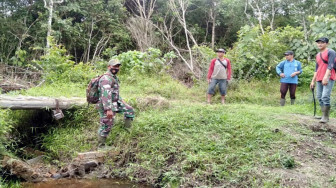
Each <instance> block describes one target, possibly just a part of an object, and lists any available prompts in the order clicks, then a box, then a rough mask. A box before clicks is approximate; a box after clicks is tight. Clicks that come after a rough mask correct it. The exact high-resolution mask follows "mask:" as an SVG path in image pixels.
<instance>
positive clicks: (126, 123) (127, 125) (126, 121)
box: [125, 118, 133, 129]
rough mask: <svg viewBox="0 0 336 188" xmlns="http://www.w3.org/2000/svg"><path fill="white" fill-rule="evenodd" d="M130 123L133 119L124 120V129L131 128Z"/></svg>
mask: <svg viewBox="0 0 336 188" xmlns="http://www.w3.org/2000/svg"><path fill="white" fill-rule="evenodd" d="M132 121H133V119H132V118H126V119H125V128H127V129H129V128H131V127H132Z"/></svg>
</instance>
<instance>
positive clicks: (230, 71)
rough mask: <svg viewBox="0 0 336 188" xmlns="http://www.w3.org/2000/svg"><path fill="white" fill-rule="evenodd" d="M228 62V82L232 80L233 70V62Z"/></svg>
mask: <svg viewBox="0 0 336 188" xmlns="http://www.w3.org/2000/svg"><path fill="white" fill-rule="evenodd" d="M226 61H227V62H228V64H227V80H231V75H232V68H231V61H230V60H229V59H226Z"/></svg>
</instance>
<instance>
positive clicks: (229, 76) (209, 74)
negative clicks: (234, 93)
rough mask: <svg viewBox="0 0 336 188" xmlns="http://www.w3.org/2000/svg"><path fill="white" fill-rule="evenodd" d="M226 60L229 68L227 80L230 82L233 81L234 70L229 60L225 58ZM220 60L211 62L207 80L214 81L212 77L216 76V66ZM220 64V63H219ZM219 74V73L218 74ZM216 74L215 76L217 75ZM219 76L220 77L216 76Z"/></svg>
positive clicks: (227, 69)
mask: <svg viewBox="0 0 336 188" xmlns="http://www.w3.org/2000/svg"><path fill="white" fill-rule="evenodd" d="M224 60H225V61H226V62H227V65H226V66H227V68H226V77H227V80H230V79H231V75H232V68H231V62H230V60H229V59H228V58H224ZM217 61H218V60H217V59H213V60H211V63H210V66H209V70H208V76H207V79H208V80H209V79H212V76H213V74H214V69H215V65H216V62H217ZM217 63H219V62H217ZM220 66H223V65H220ZM217 73H218V72H217ZM217 73H215V74H217ZM216 76H218V75H216Z"/></svg>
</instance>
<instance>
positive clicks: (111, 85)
mask: <svg viewBox="0 0 336 188" xmlns="http://www.w3.org/2000/svg"><path fill="white" fill-rule="evenodd" d="M120 66H121V63H120V62H119V60H117V59H112V60H111V61H109V62H108V71H107V72H106V73H105V74H104V75H103V76H102V77H101V78H100V79H99V89H98V90H99V94H100V97H99V102H98V104H97V109H98V112H99V116H100V128H99V130H98V147H99V148H103V147H104V146H105V142H106V138H107V136H108V134H109V133H110V131H111V128H112V127H113V124H114V119H115V115H116V113H124V117H125V127H126V128H130V127H131V122H132V120H133V118H134V110H133V108H132V107H131V106H129V105H128V104H127V103H126V102H125V101H124V100H122V98H121V97H120V95H119V79H118V77H117V73H118V72H119V69H120Z"/></svg>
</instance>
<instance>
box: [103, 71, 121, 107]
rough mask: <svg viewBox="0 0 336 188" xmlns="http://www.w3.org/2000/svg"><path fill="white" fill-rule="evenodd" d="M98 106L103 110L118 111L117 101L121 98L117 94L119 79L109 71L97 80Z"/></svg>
mask: <svg viewBox="0 0 336 188" xmlns="http://www.w3.org/2000/svg"><path fill="white" fill-rule="evenodd" d="M99 95H100V97H99V102H98V106H99V107H100V108H104V110H112V111H114V112H115V111H118V103H120V101H121V100H122V99H121V97H120V96H119V79H118V77H117V76H115V75H113V74H112V73H111V72H110V71H108V72H107V73H105V75H103V76H102V77H101V78H100V80H99Z"/></svg>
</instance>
